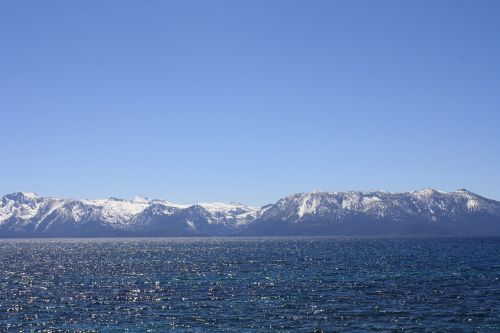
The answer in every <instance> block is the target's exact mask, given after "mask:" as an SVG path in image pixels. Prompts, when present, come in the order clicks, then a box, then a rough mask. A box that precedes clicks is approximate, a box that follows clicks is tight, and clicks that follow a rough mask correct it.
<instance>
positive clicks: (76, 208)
mask: <svg viewBox="0 0 500 333" xmlns="http://www.w3.org/2000/svg"><path fill="white" fill-rule="evenodd" d="M257 211H258V208H253V207H248V206H244V205H240V204H233V203H232V204H222V203H201V204H198V205H180V204H174V203H171V202H169V201H166V200H159V199H154V200H149V199H146V198H142V197H135V198H134V199H132V200H123V199H118V198H108V199H98V200H94V199H92V200H91V199H85V200H73V199H57V198H42V197H38V196H36V195H35V194H32V193H24V192H19V193H12V194H8V195H5V196H4V197H2V198H1V199H0V236H1V235H2V234H9V233H16V234H23V233H26V234H30V235H38V234H40V235H43V234H47V235H52V234H54V233H55V234H59V231H61V230H62V231H64V232H62V234H64V233H69V234H71V235H78V234H79V232H80V231H82V232H84V233H89V232H90V233H91V234H93V235H94V234H95V235H99V232H100V230H105V234H110V233H111V234H112V233H113V232H114V231H116V232H122V233H125V232H128V233H139V234H140V233H141V232H145V233H146V234H148V228H151V229H154V230H155V231H158V232H160V234H162V233H165V234H168V230H169V227H171V226H175V228H177V229H176V230H177V231H178V232H180V233H181V234H183V233H184V232H188V231H189V232H190V233H194V234H200V235H206V234H209V233H210V232H211V228H210V226H212V225H213V226H216V228H212V229H217V231H216V233H217V234H224V233H228V232H230V231H231V229H234V228H236V226H237V225H240V224H242V223H245V222H247V221H249V220H251V219H253V218H254V216H255V214H256V212H257ZM194 221H196V223H195V222H194ZM184 229H185V230H184ZM148 235H149V234H148Z"/></svg>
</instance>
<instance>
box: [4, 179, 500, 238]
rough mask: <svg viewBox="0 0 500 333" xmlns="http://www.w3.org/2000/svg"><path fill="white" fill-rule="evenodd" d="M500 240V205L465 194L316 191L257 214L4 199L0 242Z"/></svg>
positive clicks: (203, 207)
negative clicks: (250, 238) (393, 237)
mask: <svg viewBox="0 0 500 333" xmlns="http://www.w3.org/2000/svg"><path fill="white" fill-rule="evenodd" d="M226 235H255V236H268V235H269V236H271V235H367V236H368V235H414V236H416V235H500V202H498V201H494V200H489V199H486V198H483V197H481V196H479V195H476V194H474V193H472V192H469V191H466V190H458V191H455V192H442V191H438V190H432V189H425V190H420V191H414V192H408V193H388V192H382V191H375V192H312V193H299V194H294V195H291V196H288V197H286V198H283V199H281V200H279V201H278V202H276V203H275V204H272V205H267V206H264V207H262V208H254V207H249V206H245V205H241V204H235V203H231V204H224V203H200V204H195V205H178V204H173V203H171V202H168V201H166V200H148V199H145V198H140V197H136V198H134V199H133V200H122V199H117V198H109V199H103V200H73V199H57V198H44V197H39V196H37V195H36V194H34V193H24V192H18V193H12V194H8V195H5V196H3V197H1V198H0V237H90V236H92V237H99V236H226Z"/></svg>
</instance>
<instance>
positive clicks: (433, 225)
mask: <svg viewBox="0 0 500 333" xmlns="http://www.w3.org/2000/svg"><path fill="white" fill-rule="evenodd" d="M244 233H245V234H247V235H260V234H267V235H297V234H298V235H307V234H310V235H325V234H326V235H447V234H460V235H487V234H490V233H495V234H499V235H500V202H497V201H493V200H489V199H486V198H483V197H481V196H478V195H476V194H474V193H472V192H469V191H466V190H458V191H455V192H448V193H447V192H442V191H437V190H432V189H425V190H420V191H414V192H409V193H388V192H382V191H376V192H312V193H300V194H295V195H291V196H289V197H286V198H283V199H281V200H279V201H278V202H277V203H276V204H274V205H270V206H267V207H266V208H264V209H262V211H261V213H260V214H259V217H258V218H257V219H256V220H255V221H253V223H252V224H251V225H249V227H248V228H247V229H246V230H245V231H244Z"/></svg>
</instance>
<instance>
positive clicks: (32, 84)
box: [0, 0, 500, 205]
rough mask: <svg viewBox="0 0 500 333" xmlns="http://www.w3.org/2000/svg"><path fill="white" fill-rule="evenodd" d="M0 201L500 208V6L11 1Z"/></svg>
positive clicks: (2, 33) (1, 114)
mask: <svg viewBox="0 0 500 333" xmlns="http://www.w3.org/2000/svg"><path fill="white" fill-rule="evenodd" d="M0 140H1V141H0V142H1V146H0V156H1V164H0V165H1V166H0V193H2V194H5V193H9V192H13V191H34V192H37V193H39V194H40V195H48V196H68V197H74V198H85V197H108V196H117V197H124V198H130V197H133V196H134V195H143V196H147V197H152V198H166V199H169V200H171V201H175V202H186V203H192V202H199V201H239V202H243V203H247V204H253V205H260V204H266V203H270V202H274V201H276V200H277V199H279V198H280V197H282V196H285V195H288V194H291V193H295V192H304V191H311V190H329V191H341V190H373V189H383V190H388V191H410V190H415V189H419V188H424V187H435V188H440V189H443V190H455V189H458V188H462V187H464V188H467V189H469V190H471V191H474V192H477V193H479V194H481V195H484V196H487V197H491V198H494V199H500V1H495V0H491V1H434V0H433V1H420V0H419V1H289V0H287V1H267V0H266V1H256V0H252V1H139V0H138V1H20V0H16V1H14V0H12V1H2V2H0Z"/></svg>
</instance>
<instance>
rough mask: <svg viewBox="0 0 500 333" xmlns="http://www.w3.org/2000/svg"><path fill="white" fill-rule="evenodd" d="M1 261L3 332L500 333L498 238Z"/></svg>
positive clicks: (331, 242)
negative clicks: (323, 332) (437, 332)
mask: <svg viewBox="0 0 500 333" xmlns="http://www.w3.org/2000/svg"><path fill="white" fill-rule="evenodd" d="M0 260H1V266H0V323H1V324H0V325H1V327H0V330H9V331H10V330H12V331H16V330H17V331H19V330H23V331H29V330H47V331H49V330H50V331H56V332H57V331H74V330H80V331H88V332H94V331H99V332H113V331H123V330H125V329H129V330H130V331H152V332H155V331H156V332H161V331H165V330H175V331H177V332H184V331H186V332H191V331H212V332H213V331H238V332H262V331H283V332H286V331H301V332H304V331H305V332H314V331H316V332H321V331H325V332H381V331H384V332H387V331H393V332H399V331H410V332H436V331H441V332H443V331H448V332H477V331H480V332H499V331H500V280H499V279H500V238H401V239H396V238H394V239H389V238H335V237H331V238H328V237H324V238H322V237H310V238H309V237H305V238H123V239H3V240H0Z"/></svg>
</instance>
